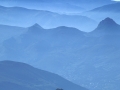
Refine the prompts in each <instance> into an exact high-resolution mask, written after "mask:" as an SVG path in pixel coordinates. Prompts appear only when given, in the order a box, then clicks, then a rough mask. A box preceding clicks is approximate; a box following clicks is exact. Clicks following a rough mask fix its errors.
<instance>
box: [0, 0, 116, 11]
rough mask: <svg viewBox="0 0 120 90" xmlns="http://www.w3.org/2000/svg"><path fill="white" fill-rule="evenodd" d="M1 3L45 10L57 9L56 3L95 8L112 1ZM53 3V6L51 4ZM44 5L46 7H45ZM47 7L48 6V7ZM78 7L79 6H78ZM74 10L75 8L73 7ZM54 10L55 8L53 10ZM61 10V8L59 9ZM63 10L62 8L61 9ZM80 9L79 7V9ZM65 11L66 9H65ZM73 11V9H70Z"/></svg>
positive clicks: (16, 0) (30, 0) (17, 0)
mask: <svg viewBox="0 0 120 90" xmlns="http://www.w3.org/2000/svg"><path fill="white" fill-rule="evenodd" d="M0 3H1V5H4V6H22V7H26V8H35V9H36V8H37V9H38V8H39V9H41V8H42V9H43V8H44V9H47V10H54V9H55V8H56V10H57V11H58V10H59V8H60V7H56V5H58V4H61V6H64V5H66V6H67V5H71V6H73V7H74V6H79V7H82V8H85V9H90V8H95V7H98V6H102V5H106V4H109V3H114V2H112V1H111V0H97V1H96V0H62V1H61V0H57V1H56V0H46V1H44V0H29V1H28V0H24V1H23V0H12V1H9V0H1V1H0ZM32 4H33V5H32ZM52 5H53V6H52ZM45 6H46V8H45ZM48 7H49V8H48ZM70 8H71V7H68V8H67V10H68V11H69V10H70ZM79 9H80V8H79ZM74 10H75V9H74ZM54 11H55V10H54ZM61 11H62V10H61ZM63 11H64V10H63ZM80 11H81V9H80ZM66 12H67V11H66ZM72 12H74V11H72Z"/></svg>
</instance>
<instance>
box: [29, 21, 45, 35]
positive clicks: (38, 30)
mask: <svg viewBox="0 0 120 90" xmlns="http://www.w3.org/2000/svg"><path fill="white" fill-rule="evenodd" d="M43 31H44V29H43V28H42V27H41V26H40V25H39V24H37V23H35V24H34V25H32V26H31V27H29V28H28V32H31V33H41V32H43Z"/></svg>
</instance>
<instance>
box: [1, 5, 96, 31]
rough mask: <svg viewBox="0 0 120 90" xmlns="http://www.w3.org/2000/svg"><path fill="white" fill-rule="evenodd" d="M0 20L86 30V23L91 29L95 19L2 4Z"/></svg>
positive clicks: (25, 25)
mask: <svg viewBox="0 0 120 90" xmlns="http://www.w3.org/2000/svg"><path fill="white" fill-rule="evenodd" d="M0 20H1V21H0V23H1V24H5V25H14V26H22V27H28V26H31V25H33V24H34V23H38V24H40V25H41V26H42V27H44V28H55V27H58V26H68V27H76V28H79V29H83V30H86V31H87V30H88V28H87V27H86V25H91V27H90V28H89V29H93V28H94V26H93V24H96V21H95V20H93V19H90V18H88V17H86V16H82V15H74V14H72V15H70V14H58V13H54V12H50V11H45V10H35V9H27V8H23V7H3V6H0ZM76 22H77V23H76Z"/></svg>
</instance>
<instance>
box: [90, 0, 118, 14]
mask: <svg viewBox="0 0 120 90" xmlns="http://www.w3.org/2000/svg"><path fill="white" fill-rule="evenodd" d="M119 7H120V3H119V2H117V3H113V4H108V5H104V6H101V7H98V8H95V9H93V10H92V11H93V12H114V13H119V11H120V8H119Z"/></svg>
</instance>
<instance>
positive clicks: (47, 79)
mask: <svg viewBox="0 0 120 90" xmlns="http://www.w3.org/2000/svg"><path fill="white" fill-rule="evenodd" d="M0 77H1V78H0V89H1V90H16V89H17V90H21V89H22V90H38V89H42V90H47V89H49V90H55V89H57V88H63V89H65V90H73V89H75V90H87V89H85V88H83V87H80V86H78V85H76V84H73V83H71V82H70V81H68V80H66V79H64V78H62V77H60V76H58V75H56V74H53V73H50V72H47V71H43V70H40V69H37V68H34V67H32V66H30V65H27V64H25V63H20V62H13V61H0Z"/></svg>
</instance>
